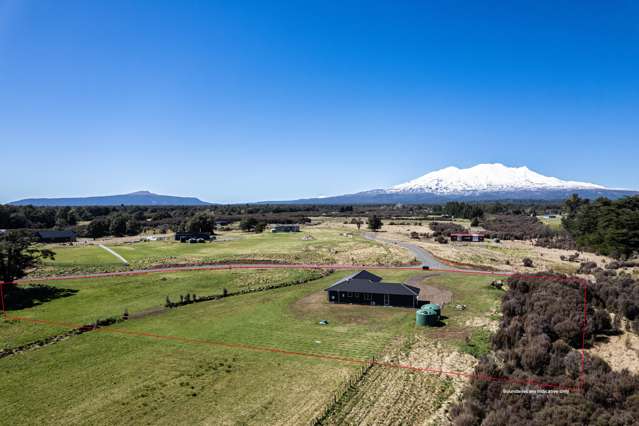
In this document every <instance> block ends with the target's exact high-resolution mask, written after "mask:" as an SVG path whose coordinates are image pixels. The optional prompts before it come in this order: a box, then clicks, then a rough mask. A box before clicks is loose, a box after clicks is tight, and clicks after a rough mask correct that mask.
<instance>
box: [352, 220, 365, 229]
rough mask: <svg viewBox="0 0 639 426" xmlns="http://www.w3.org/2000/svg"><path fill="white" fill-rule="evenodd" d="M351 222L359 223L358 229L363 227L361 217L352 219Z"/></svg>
mask: <svg viewBox="0 0 639 426" xmlns="http://www.w3.org/2000/svg"><path fill="white" fill-rule="evenodd" d="M351 223H352V224H355V225H357V230H358V231H359V230H360V228H361V227H362V221H361V220H360V219H359V218H353V219H351Z"/></svg>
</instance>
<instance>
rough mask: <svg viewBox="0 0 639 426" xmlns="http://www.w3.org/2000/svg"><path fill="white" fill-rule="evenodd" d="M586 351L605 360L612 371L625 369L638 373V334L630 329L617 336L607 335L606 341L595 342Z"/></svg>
mask: <svg viewBox="0 0 639 426" xmlns="http://www.w3.org/2000/svg"><path fill="white" fill-rule="evenodd" d="M587 352H588V353H589V354H591V355H596V356H598V357H599V358H601V359H603V360H604V361H606V362H607V363H608V365H610V368H612V370H613V371H621V370H623V369H627V370H628V371H630V372H631V373H634V374H639V336H637V335H636V334H635V333H633V332H631V331H626V332H624V333H623V334H620V335H619V336H609V337H608V338H607V340H606V341H604V342H599V343H596V344H595V346H594V347H593V348H592V349H588V350H587Z"/></svg>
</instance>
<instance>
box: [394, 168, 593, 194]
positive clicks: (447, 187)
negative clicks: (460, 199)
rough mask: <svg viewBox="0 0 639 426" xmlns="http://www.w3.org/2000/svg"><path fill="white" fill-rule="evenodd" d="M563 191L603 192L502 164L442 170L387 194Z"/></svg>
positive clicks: (590, 185) (584, 183)
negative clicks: (587, 190) (585, 190)
mask: <svg viewBox="0 0 639 426" xmlns="http://www.w3.org/2000/svg"><path fill="white" fill-rule="evenodd" d="M566 189H595V190H596V189H606V188H605V187H604V186H601V185H596V184H594V183H587V182H575V181H566V180H561V179H557V178H555V177H549V176H544V175H541V174H539V173H536V172H534V171H532V170H530V169H529V168H528V167H507V166H504V165H503V164H499V163H495V164H478V165H476V166H474V167H470V168H468V169H459V168H457V167H446V168H445V169H441V170H437V171H435V172H431V173H428V174H425V175H424V176H422V177H418V178H417V179H413V180H411V181H409V182H406V183H402V184H399V185H395V186H393V187H392V188H390V189H389V190H388V192H391V193H393V192H431V193H434V194H465V193H476V192H503V191H539V190H566Z"/></svg>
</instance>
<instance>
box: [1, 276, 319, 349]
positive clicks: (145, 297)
mask: <svg viewBox="0 0 639 426" xmlns="http://www.w3.org/2000/svg"><path fill="white" fill-rule="evenodd" d="M317 276H319V272H318V271H312V270H280V269H277V270H232V271H188V272H176V273H166V274H146V275H135V276H121V277H107V278H98V279H81V280H68V281H67V280H65V281H51V282H50V283H49V285H51V286H55V288H62V289H69V290H77V293H75V294H73V295H71V296H68V297H60V298H57V299H54V300H52V301H49V302H46V303H42V304H40V305H38V306H35V307H33V308H29V309H21V310H16V311H9V315H10V316H12V315H13V316H20V317H26V318H32V319H36V320H46V321H54V322H63V323H69V324H71V326H70V327H51V326H47V325H40V324H33V323H26V322H17V323H16V322H10V323H7V322H6V321H0V348H10V347H14V346H19V345H22V344H25V343H28V342H31V341H34V340H37V339H40V338H43V337H47V336H50V335H55V334H59V333H61V332H62V331H65V330H68V329H71V328H74V327H76V326H77V325H83V324H89V323H92V322H94V321H96V320H97V319H99V318H100V319H105V318H108V317H113V316H120V315H122V314H123V313H124V310H125V309H127V310H128V311H129V314H135V313H137V312H140V311H144V310H146V309H151V308H161V307H162V306H164V303H165V301H166V297H167V296H169V297H170V298H171V300H172V301H177V300H179V296H180V295H181V294H182V295H186V294H187V293H189V294H196V295H199V296H208V295H213V294H221V293H222V292H223V290H224V288H226V289H227V290H228V291H229V292H233V291H238V290H245V289H250V288H259V287H264V286H266V285H268V284H279V283H285V282H291V281H294V280H298V279H304V278H309V277H317ZM44 284H45V285H46V282H45V283H44ZM21 288H24V289H28V288H29V286H23V287H21ZM74 325H75V326H74Z"/></svg>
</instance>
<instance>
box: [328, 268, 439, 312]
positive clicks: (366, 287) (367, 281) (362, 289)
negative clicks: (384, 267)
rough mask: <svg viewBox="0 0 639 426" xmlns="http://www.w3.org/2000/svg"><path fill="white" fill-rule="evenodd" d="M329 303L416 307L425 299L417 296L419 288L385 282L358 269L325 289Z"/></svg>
mask: <svg viewBox="0 0 639 426" xmlns="http://www.w3.org/2000/svg"><path fill="white" fill-rule="evenodd" d="M326 292H327V294H328V301H329V302H330V303H353V304H359V305H381V306H397V307H405V308H418V307H420V306H421V305H422V304H424V303H428V302H427V301H424V300H422V299H421V298H419V292H420V289H419V288H417V287H413V286H410V285H406V284H402V283H385V282H383V281H382V278H381V277H378V276H377V275H375V274H372V273H370V272H368V271H360V272H357V273H355V274H353V275H349V276H348V277H346V278H343V279H341V280H339V281H338V282H336V283H335V284H333V285H332V286H330V287H329V288H327V289H326Z"/></svg>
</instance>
